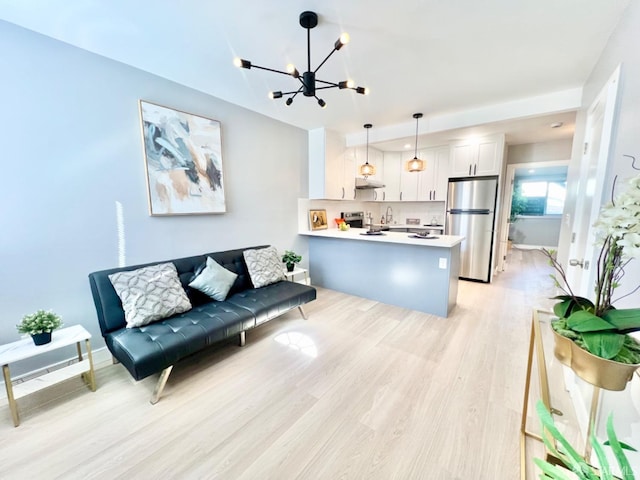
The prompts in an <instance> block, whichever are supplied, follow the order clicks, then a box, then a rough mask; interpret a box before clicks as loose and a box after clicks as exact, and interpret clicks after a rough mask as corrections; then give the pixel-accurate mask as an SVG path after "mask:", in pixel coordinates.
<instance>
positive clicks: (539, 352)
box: [520, 309, 601, 480]
mask: <svg viewBox="0 0 640 480" xmlns="http://www.w3.org/2000/svg"><path fill="white" fill-rule="evenodd" d="M552 315H553V313H552V312H549V311H546V310H538V309H534V311H533V318H532V320H531V335H530V338H529V354H528V357H527V373H526V381H525V388H524V399H523V403H522V417H521V422H520V478H521V479H522V480H526V478H527V473H526V439H527V437H530V438H533V439H535V440H537V441H540V442H543V437H544V438H547V439H548V440H549V441H551V442H553V441H554V440H553V437H552V436H551V435H550V434H549V432H547V431H546V429H544V430H543V431H542V435H538V434H536V433H533V432H530V431H528V430H527V414H528V406H529V396H530V389H531V375H532V371H533V357H534V355H535V357H536V365H537V367H538V381H539V386H540V397H541V400H542V402H543V403H544V405H545V407H547V409H548V410H549V411H550V412H551V414H552V415H557V416H563V412H562V411H561V410H559V409H558V408H554V407H553V405H552V401H551V391H550V388H549V372H548V362H547V360H546V357H545V345H544V344H543V335H542V331H541V327H540V324H541V318H540V317H542V316H546V317H548V318H551V316H552ZM543 324H544V325H545V326H547V325H548V326H549V328H551V327H550V324H549V322H543ZM544 343H548V344H547V345H546V349H547V350H550V352H548V353H551V352H552V351H553V345H552V343H553V342H544ZM551 357H552V358H554V357H553V355H551ZM600 393H601V389H600V388H599V387H596V386H594V387H593V394H592V397H591V407H590V410H589V424H588V427H587V436H586V439H585V447H584V455H583V458H584V459H585V461H586V462H587V463H589V459H590V457H591V444H590V443H589V440H588V439H589V436H590V435H591V432H592V428H593V425H594V424H595V420H596V416H597V412H598V404H599V401H600ZM545 455H546V460H547V461H548V462H550V463H555V464H559V465H562V462H561V461H560V460H559V459H558V458H556V457H555V456H554V455H552V454H551V453H550V452H548V451H547V449H546V448H545Z"/></svg>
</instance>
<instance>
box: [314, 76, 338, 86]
mask: <svg viewBox="0 0 640 480" xmlns="http://www.w3.org/2000/svg"><path fill="white" fill-rule="evenodd" d="M316 83H324V84H325V85H331V86H332V87H339V86H340V85H338V84H337V83H335V82H327V81H326V80H318V79H317V78H316Z"/></svg>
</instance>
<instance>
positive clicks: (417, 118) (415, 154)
mask: <svg viewBox="0 0 640 480" xmlns="http://www.w3.org/2000/svg"><path fill="white" fill-rule="evenodd" d="M418 120H420V117H416V149H415V152H414V154H413V158H418Z"/></svg>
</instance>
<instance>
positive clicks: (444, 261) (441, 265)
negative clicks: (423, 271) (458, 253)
mask: <svg viewBox="0 0 640 480" xmlns="http://www.w3.org/2000/svg"><path fill="white" fill-rule="evenodd" d="M438 268H441V269H442V270H446V269H447V259H446V258H441V259H440V260H439V262H438Z"/></svg>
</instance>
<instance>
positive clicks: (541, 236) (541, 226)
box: [509, 216, 562, 249]
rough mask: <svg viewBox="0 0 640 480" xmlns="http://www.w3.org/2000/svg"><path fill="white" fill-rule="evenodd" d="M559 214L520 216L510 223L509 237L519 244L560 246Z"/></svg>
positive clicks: (560, 219)
mask: <svg viewBox="0 0 640 480" xmlns="http://www.w3.org/2000/svg"><path fill="white" fill-rule="evenodd" d="M561 222H562V218H561V217H559V216H553V217H551V216H549V217H524V216H521V217H518V220H516V221H515V222H514V223H510V224H509V239H510V240H512V241H513V243H515V244H518V245H528V246H536V247H552V248H553V249H557V248H558V237H559V236H560V223H561Z"/></svg>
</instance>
